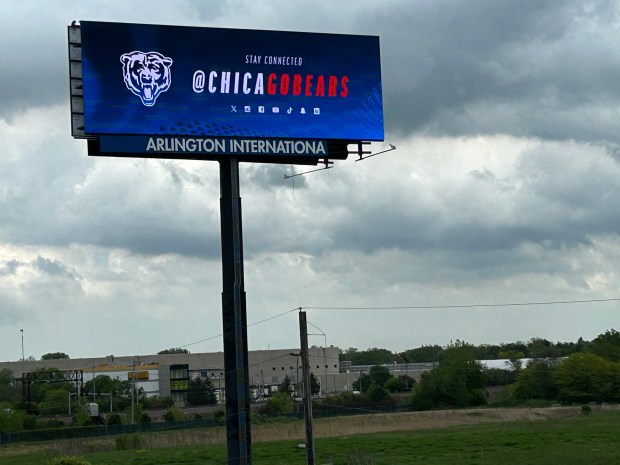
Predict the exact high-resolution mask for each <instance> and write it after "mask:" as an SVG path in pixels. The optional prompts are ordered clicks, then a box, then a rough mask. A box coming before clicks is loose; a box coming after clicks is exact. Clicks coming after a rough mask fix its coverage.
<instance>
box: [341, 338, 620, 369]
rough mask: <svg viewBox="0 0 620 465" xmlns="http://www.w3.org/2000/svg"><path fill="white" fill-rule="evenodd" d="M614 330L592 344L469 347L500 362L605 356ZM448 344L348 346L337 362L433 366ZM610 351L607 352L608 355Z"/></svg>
mask: <svg viewBox="0 0 620 465" xmlns="http://www.w3.org/2000/svg"><path fill="white" fill-rule="evenodd" d="M617 337H619V336H618V331H616V330H614V329H611V330H608V331H606V332H605V333H604V334H601V335H599V336H598V337H596V338H595V339H594V340H592V341H585V340H583V338H579V339H578V340H577V342H555V343H554V342H551V341H548V340H547V339H544V338H532V339H530V340H529V341H527V342H523V341H517V342H509V343H503V344H480V345H473V344H471V345H469V346H470V351H471V353H472V356H473V357H474V358H475V359H476V360H500V359H514V358H561V357H568V356H569V355H571V354H574V353H579V352H588V353H594V354H598V355H601V356H603V357H608V356H610V355H613V352H614V351H616V350H618V351H620V349H616V348H615V346H614V344H613V342H610V341H614V340H615V338H617ZM449 348H450V345H448V346H445V347H442V346H440V345H436V344H432V345H422V346H420V347H416V348H414V349H407V350H405V351H402V352H392V351H389V350H387V349H381V348H376V347H375V348H371V349H366V350H359V349H356V348H354V347H350V348H348V349H346V350H340V361H341V362H342V361H350V362H351V364H352V365H391V364H394V363H433V362H440V361H442V359H443V358H444V356H445V354H444V351H445V350H447V349H449ZM609 351H611V353H610V352H609ZM616 355H620V354H616Z"/></svg>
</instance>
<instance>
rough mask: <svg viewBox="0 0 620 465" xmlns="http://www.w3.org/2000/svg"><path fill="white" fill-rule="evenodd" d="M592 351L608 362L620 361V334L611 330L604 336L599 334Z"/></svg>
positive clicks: (591, 348)
mask: <svg viewBox="0 0 620 465" xmlns="http://www.w3.org/2000/svg"><path fill="white" fill-rule="evenodd" d="M590 351H591V352H592V353H594V354H596V355H600V356H601V357H604V358H606V359H607V360H611V361H613V362H618V361H620V332H618V331H616V330H615V329H610V330H608V331H605V332H604V333H603V334H599V335H598V336H597V337H596V338H594V340H593V341H592V345H591V347H590Z"/></svg>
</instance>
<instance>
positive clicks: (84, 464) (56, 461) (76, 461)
mask: <svg viewBox="0 0 620 465" xmlns="http://www.w3.org/2000/svg"><path fill="white" fill-rule="evenodd" d="M52 465H90V462H89V461H87V460H84V459H82V458H80V457H74V456H72V455H59V456H58V457H54V458H53V459H52Z"/></svg>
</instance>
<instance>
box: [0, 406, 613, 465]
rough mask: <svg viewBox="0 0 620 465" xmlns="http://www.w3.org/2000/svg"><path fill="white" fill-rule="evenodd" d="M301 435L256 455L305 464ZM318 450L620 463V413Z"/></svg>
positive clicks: (366, 456)
mask: <svg viewBox="0 0 620 465" xmlns="http://www.w3.org/2000/svg"><path fill="white" fill-rule="evenodd" d="M299 442H300V441H298V440H293V441H274V442H262V443H255V444H253V445H252V456H253V458H252V463H253V464H254V465H297V464H299V465H302V464H305V463H306V452H305V450H303V449H298V448H297V447H296V446H297V444H299ZM9 447H13V446H9ZM315 450H316V464H317V465H321V464H334V465H407V464H424V465H452V464H454V465H463V464H466V465H476V464H478V465H487V464H489V465H490V464H498V465H505V464H510V465H526V464H528V465H529V464H531V465H557V464H561V465H573V464H574V465H584V464H587V465H597V464H600V465H603V464H604V465H613V464H619V465H620V413H619V412H608V413H596V414H593V415H587V416H586V415H584V416H576V417H570V418H562V419H553V420H538V421H534V422H510V423H498V424H484V425H472V426H462V427H451V428H442V429H433V430H418V431H402V432H392V433H380V434H364V435H356V436H349V437H342V438H326V439H317V440H316V441H315ZM2 452H5V453H2ZM6 452H8V450H4V451H2V450H1V449H0V464H2V465H35V464H36V465H46V464H48V463H50V461H51V456H49V455H45V454H42V453H34V454H33V453H22V454H18V453H17V451H16V450H13V451H11V452H14V453H12V454H7V453H6ZM83 457H84V458H85V459H86V460H88V461H90V462H91V464H92V465H134V464H135V465H138V464H140V465H211V464H213V465H216V464H217V465H224V464H225V463H226V446H225V445H208V446H186V447H174V448H165V449H150V450H140V449H139V450H125V451H114V452H105V453H93V454H88V455H85V456H83Z"/></svg>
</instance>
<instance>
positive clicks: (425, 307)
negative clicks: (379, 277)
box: [295, 298, 620, 310]
mask: <svg viewBox="0 0 620 465" xmlns="http://www.w3.org/2000/svg"><path fill="white" fill-rule="evenodd" d="M618 301H620V298H613V299H588V300H555V301H549V302H509V303H498V304H468V305H404V306H394V307H300V308H302V309H305V310H433V309H446V308H479V307H525V306H529V305H532V306H533V305H565V304H587V303H594V302H618ZM295 310H297V309H295Z"/></svg>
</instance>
